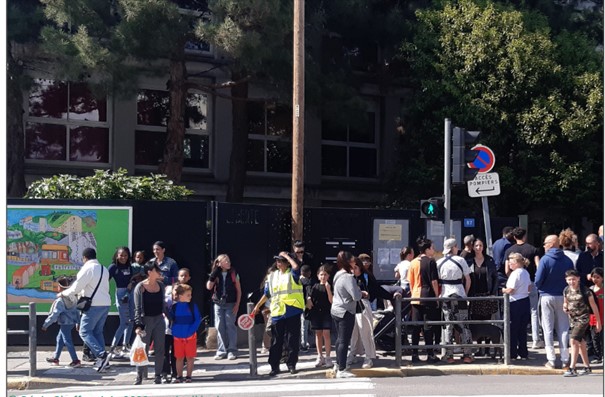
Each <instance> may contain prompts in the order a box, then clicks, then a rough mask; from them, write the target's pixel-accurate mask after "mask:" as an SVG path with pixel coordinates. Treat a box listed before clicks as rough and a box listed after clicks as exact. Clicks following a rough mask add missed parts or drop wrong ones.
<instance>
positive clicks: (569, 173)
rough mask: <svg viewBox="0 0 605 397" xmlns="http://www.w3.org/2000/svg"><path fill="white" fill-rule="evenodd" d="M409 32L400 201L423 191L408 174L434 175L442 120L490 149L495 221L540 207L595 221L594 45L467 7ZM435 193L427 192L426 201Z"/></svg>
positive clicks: (499, 12) (512, 16)
mask: <svg viewBox="0 0 605 397" xmlns="http://www.w3.org/2000/svg"><path fill="white" fill-rule="evenodd" d="M412 31H413V35H412V38H411V40H409V41H407V42H404V43H403V44H402V46H401V52H400V55H401V58H402V60H404V61H405V62H406V63H407V64H408V65H409V67H410V71H411V82H412V84H413V86H414V89H415V90H414V94H413V96H412V98H411V101H410V103H411V106H410V108H409V114H407V115H406V121H407V123H406V131H409V132H410V133H409V134H406V136H405V142H404V144H403V145H402V148H401V149H400V150H401V162H402V167H401V171H400V172H401V174H400V175H399V176H398V178H400V179H399V180H403V181H405V185H404V188H402V190H401V193H400V194H402V195H407V197H408V199H409V198H412V199H414V201H415V199H417V198H420V197H418V196H417V194H418V192H426V182H425V181H419V180H417V179H416V178H417V177H418V176H419V175H418V174H419V171H418V169H422V170H423V174H424V175H425V176H427V177H429V176H430V175H431V174H433V175H435V176H437V175H440V174H442V172H443V171H442V169H443V168H442V167H443V153H442V151H443V149H442V148H443V146H442V144H443V120H444V119H445V118H446V117H447V118H451V119H452V122H453V124H454V125H458V126H463V127H466V128H467V129H477V130H481V131H482V136H481V139H480V140H481V143H483V144H485V145H487V146H489V147H491V148H492V149H493V150H494V152H495V154H496V168H495V169H494V171H496V172H501V173H502V175H501V179H500V181H501V185H502V192H503V193H502V195H500V196H498V197H497V198H494V199H493V200H492V202H494V203H495V207H496V210H497V211H498V213H499V214H500V215H516V214H518V213H523V212H526V211H531V210H532V209H543V208H549V207H550V208H559V207H563V208H570V211H569V212H568V213H569V214H574V216H580V215H582V216H586V215H588V217H590V218H594V219H598V217H599V215H602V206H600V205H599V202H600V200H601V197H602V183H599V182H598V181H600V180H602V160H601V159H602V153H603V146H602V143H603V142H602V130H603V73H602V62H603V61H602V54H601V53H599V52H597V51H595V47H596V43H595V42H591V41H590V40H588V38H587V37H586V36H585V35H584V34H580V33H577V32H576V33H569V32H565V31H563V32H561V33H558V34H557V35H554V34H553V33H552V29H551V27H550V26H549V25H548V19H547V18H544V17H543V16H541V15H540V14H539V13H537V12H535V11H520V10H518V9H513V8H511V7H506V6H502V5H499V4H495V3H491V2H489V1H488V2H480V1H473V0H461V1H457V2H444V3H443V6H442V7H440V8H435V9H428V10H422V11H419V12H418V13H417V21H416V22H415V24H414V26H413V28H412ZM426 142H431V143H434V144H431V145H427V144H426ZM588 142H590V144H588ZM429 180H439V179H438V178H437V179H429ZM408 182H411V183H408ZM423 185H425V186H423ZM441 189H442V188H441V184H435V185H434V186H433V188H432V194H439V193H440V191H441ZM460 193H462V192H460ZM464 194H466V192H464ZM578 195H581V196H582V197H583V198H584V201H583V204H582V206H581V207H578V205H577V203H578V200H577V198H578ZM467 208H468V207H467ZM454 209H455V208H454Z"/></svg>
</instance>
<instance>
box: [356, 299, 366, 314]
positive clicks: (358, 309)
mask: <svg viewBox="0 0 605 397" xmlns="http://www.w3.org/2000/svg"><path fill="white" fill-rule="evenodd" d="M365 308H366V307H365V305H364V304H363V302H362V301H360V300H358V301H357V304H356V305H355V313H363V311H364V310H365Z"/></svg>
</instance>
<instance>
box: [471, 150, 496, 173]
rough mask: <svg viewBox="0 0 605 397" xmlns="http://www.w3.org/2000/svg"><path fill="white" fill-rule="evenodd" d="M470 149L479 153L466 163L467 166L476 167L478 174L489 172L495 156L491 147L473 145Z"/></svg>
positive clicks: (494, 161) (494, 162)
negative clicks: (470, 161)
mask: <svg viewBox="0 0 605 397" xmlns="http://www.w3.org/2000/svg"><path fill="white" fill-rule="evenodd" d="M471 150H475V151H477V152H479V153H478V154H477V157H476V158H475V160H474V161H473V162H472V163H468V166H469V168H475V169H478V170H479V173H480V174H484V173H487V172H490V171H491V170H492V168H494V165H495V164H496V156H494V152H493V151H492V149H490V148H488V147H487V146H485V145H475V146H473V147H472V148H471Z"/></svg>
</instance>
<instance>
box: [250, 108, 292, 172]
mask: <svg viewBox="0 0 605 397" xmlns="http://www.w3.org/2000/svg"><path fill="white" fill-rule="evenodd" d="M246 159H247V170H248V171H257V172H273V173H291V172H292V108H290V107H289V106H285V105H275V104H265V103H261V102H250V103H248V152H247V156H246Z"/></svg>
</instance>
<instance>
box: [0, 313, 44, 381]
mask: <svg viewBox="0 0 605 397" xmlns="http://www.w3.org/2000/svg"><path fill="white" fill-rule="evenodd" d="M25 307H27V308H29V311H28V315H29V329H7V330H6V334H7V335H27V336H29V338H28V339H29V343H28V346H29V376H36V346H37V344H38V339H37V335H38V333H37V330H36V303H35V302H29V305H28V306H25V305H23V306H9V307H8V309H22V308H25Z"/></svg>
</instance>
